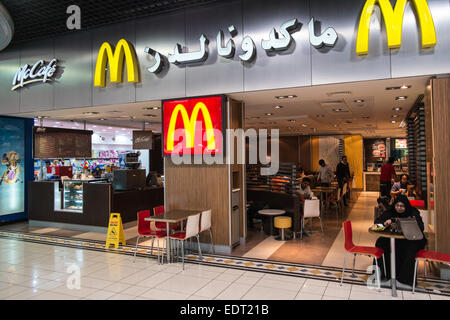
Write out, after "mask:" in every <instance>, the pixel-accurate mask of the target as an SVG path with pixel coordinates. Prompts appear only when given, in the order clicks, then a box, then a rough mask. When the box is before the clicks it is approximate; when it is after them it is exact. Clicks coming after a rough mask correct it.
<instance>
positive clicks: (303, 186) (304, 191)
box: [297, 178, 314, 199]
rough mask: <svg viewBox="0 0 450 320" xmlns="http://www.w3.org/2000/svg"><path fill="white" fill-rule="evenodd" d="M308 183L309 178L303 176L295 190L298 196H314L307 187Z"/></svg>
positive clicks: (304, 197) (305, 197)
mask: <svg viewBox="0 0 450 320" xmlns="http://www.w3.org/2000/svg"><path fill="white" fill-rule="evenodd" d="M310 184H311V180H310V179H309V178H303V180H302V183H301V184H300V188H298V190H297V193H298V194H299V196H300V198H303V199H311V198H312V197H314V194H313V193H312V191H311V188H310V187H309V185H310Z"/></svg>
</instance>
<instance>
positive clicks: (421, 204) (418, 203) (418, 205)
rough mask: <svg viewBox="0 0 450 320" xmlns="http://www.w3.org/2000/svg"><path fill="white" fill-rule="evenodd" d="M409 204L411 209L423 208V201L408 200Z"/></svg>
mask: <svg viewBox="0 0 450 320" xmlns="http://www.w3.org/2000/svg"><path fill="white" fill-rule="evenodd" d="M409 203H410V204H411V206H413V207H425V201H424V200H409Z"/></svg>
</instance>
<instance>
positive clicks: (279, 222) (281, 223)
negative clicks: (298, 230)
mask: <svg viewBox="0 0 450 320" xmlns="http://www.w3.org/2000/svg"><path fill="white" fill-rule="evenodd" d="M274 225H275V228H277V229H281V241H285V238H284V229H289V228H290V227H292V218H291V217H275V218H274Z"/></svg>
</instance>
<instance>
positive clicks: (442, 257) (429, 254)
mask: <svg viewBox="0 0 450 320" xmlns="http://www.w3.org/2000/svg"><path fill="white" fill-rule="evenodd" d="M419 261H423V262H424V264H425V277H426V276H427V274H426V270H427V269H426V263H427V262H439V263H443V264H446V265H448V266H450V254H446V253H440V252H434V251H428V250H420V251H419V252H417V254H416V264H415V266H414V280H413V290H412V292H413V293H414V291H415V289H416V275H417V266H418V264H419Z"/></svg>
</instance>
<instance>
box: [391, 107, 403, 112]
mask: <svg viewBox="0 0 450 320" xmlns="http://www.w3.org/2000/svg"><path fill="white" fill-rule="evenodd" d="M392 110H394V111H400V110H402V108H401V107H395V108H392Z"/></svg>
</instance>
